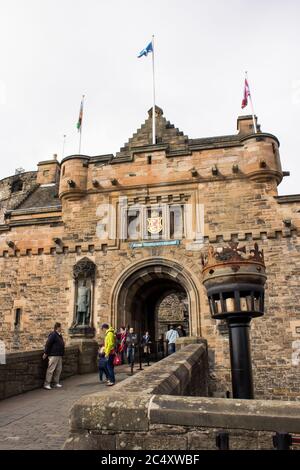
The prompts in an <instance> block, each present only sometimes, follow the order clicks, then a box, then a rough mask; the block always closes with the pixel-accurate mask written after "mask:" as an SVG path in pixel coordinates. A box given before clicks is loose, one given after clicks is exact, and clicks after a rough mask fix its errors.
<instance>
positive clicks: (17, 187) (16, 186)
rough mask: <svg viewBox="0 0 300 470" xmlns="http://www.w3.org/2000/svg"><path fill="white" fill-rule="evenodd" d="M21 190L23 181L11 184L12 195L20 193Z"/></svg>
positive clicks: (18, 180)
mask: <svg viewBox="0 0 300 470" xmlns="http://www.w3.org/2000/svg"><path fill="white" fill-rule="evenodd" d="M22 189H23V181H22V180H20V179H17V180H15V181H13V182H12V185H11V192H12V193H16V192H18V191H22Z"/></svg>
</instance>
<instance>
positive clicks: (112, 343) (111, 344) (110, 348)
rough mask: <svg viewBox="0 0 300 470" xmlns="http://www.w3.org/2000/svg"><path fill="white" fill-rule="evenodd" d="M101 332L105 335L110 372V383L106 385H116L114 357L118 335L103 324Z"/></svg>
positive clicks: (108, 369) (107, 364)
mask: <svg viewBox="0 0 300 470" xmlns="http://www.w3.org/2000/svg"><path fill="white" fill-rule="evenodd" d="M101 330H102V331H103V332H104V333H105V337H104V353H105V359H106V368H107V372H108V382H107V384H106V385H108V386H112V385H115V381H116V379H115V371H114V367H115V366H114V357H115V353H116V350H115V349H116V333H115V330H114V329H113V328H112V327H111V326H109V325H108V323H103V324H102V326H101Z"/></svg>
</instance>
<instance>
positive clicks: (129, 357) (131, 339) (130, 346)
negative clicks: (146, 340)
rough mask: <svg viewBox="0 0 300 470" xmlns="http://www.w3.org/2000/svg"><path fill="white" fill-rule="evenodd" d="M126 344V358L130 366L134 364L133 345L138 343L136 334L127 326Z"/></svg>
mask: <svg viewBox="0 0 300 470" xmlns="http://www.w3.org/2000/svg"><path fill="white" fill-rule="evenodd" d="M126 344H127V360H128V364H129V365H130V366H133V364H134V356H135V347H136V346H137V345H138V335H137V334H136V333H134V329H133V328H129V333H128V335H127V338H126Z"/></svg>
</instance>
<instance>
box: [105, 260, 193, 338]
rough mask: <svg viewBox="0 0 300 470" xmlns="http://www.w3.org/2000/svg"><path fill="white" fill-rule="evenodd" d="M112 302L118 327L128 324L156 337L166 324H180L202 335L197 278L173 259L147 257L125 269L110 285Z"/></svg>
mask: <svg viewBox="0 0 300 470" xmlns="http://www.w3.org/2000/svg"><path fill="white" fill-rule="evenodd" d="M175 305H176V308H175V307H174V306H175ZM111 306H112V312H111V314H112V324H113V325H114V326H115V327H117V328H119V327H120V326H122V325H125V326H128V325H130V326H133V327H134V328H135V330H136V332H138V333H142V332H144V331H146V330H148V331H149V332H150V335H151V336H152V338H155V339H158V338H159V337H160V335H161V334H162V333H163V332H164V331H166V329H167V327H168V325H169V324H175V325H178V324H181V325H182V326H184V328H185V329H186V330H187V333H188V334H189V335H192V336H200V335H201V325H200V301H199V289H198V286H197V280H196V279H195V278H194V275H193V274H192V273H191V272H189V271H187V269H185V268H184V267H183V266H182V265H180V264H179V263H177V262H176V261H173V260H169V259H165V258H148V259H145V260H143V261H139V262H137V263H134V264H133V265H131V266H130V267H128V268H127V269H125V270H124V271H123V272H122V273H121V275H120V277H119V278H118V280H117V281H116V283H115V285H114V287H113V291H112V298H111ZM172 310H173V313H174V316H173V317H172ZM175 310H176V312H175Z"/></svg>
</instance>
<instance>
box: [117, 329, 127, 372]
mask: <svg viewBox="0 0 300 470" xmlns="http://www.w3.org/2000/svg"><path fill="white" fill-rule="evenodd" d="M118 336H119V346H118V353H119V354H120V358H121V364H125V357H126V350H127V343H126V338H127V330H126V327H125V326H121V328H120V333H119V335H118Z"/></svg>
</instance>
